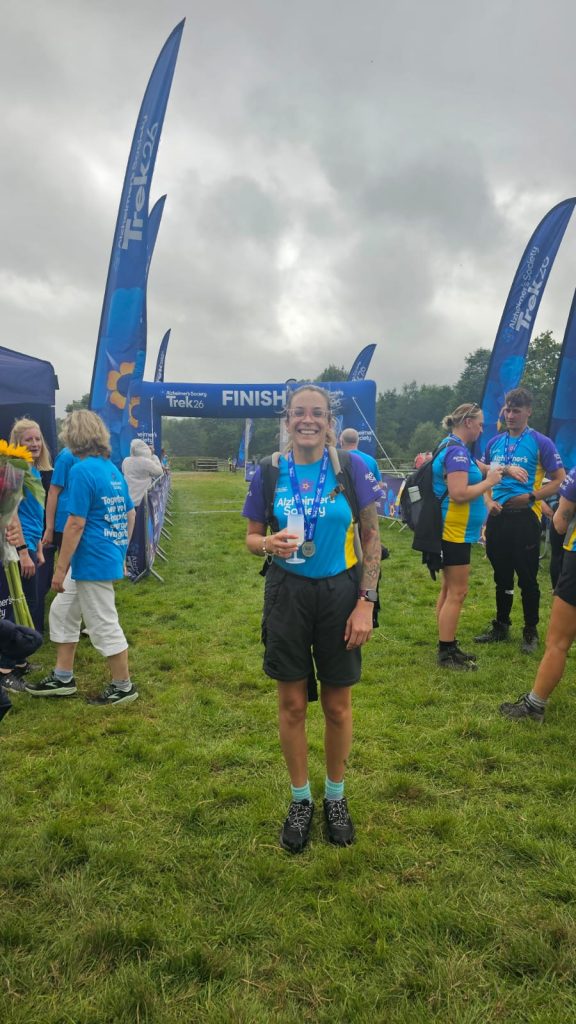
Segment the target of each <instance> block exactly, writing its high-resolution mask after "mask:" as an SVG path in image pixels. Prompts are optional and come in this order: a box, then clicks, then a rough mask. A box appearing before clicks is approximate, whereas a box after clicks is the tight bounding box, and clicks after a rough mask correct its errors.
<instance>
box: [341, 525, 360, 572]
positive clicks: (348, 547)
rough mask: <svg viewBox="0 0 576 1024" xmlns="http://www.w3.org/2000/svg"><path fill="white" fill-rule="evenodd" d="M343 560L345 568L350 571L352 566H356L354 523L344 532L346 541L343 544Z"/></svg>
mask: <svg viewBox="0 0 576 1024" xmlns="http://www.w3.org/2000/svg"><path fill="white" fill-rule="evenodd" d="M344 560H345V562H346V568H347V569H351V568H352V566H353V565H356V562H357V561H358V559H357V558H356V551H355V550H354V523H350V526H349V527H348V529H347V530H346V541H345V544H344Z"/></svg>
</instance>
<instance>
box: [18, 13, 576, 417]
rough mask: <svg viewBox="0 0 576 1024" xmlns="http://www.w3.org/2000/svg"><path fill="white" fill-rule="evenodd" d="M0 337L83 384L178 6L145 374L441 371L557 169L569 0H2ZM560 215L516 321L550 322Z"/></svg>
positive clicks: (567, 284)
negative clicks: (139, 120) (361, 365)
mask: <svg viewBox="0 0 576 1024" xmlns="http://www.w3.org/2000/svg"><path fill="white" fill-rule="evenodd" d="M0 12H1V14H2V19H1V22H2V31H1V34H0V95H1V96H2V101H1V106H0V119H1V124H0V131H1V140H2V141H1V152H2V156H1V159H0V176H1V177H0V182H1V196H2V200H1V204H0V226H1V238H2V251H1V256H0V316H1V324H2V332H1V336H0V343H1V344H3V345H6V346H8V347H11V348H15V349H17V350H19V351H22V352H26V353H28V354H30V355H37V356H39V357H41V358H45V359H49V360H50V361H51V362H52V363H53V365H54V367H55V370H56V372H57V374H58V376H59V379H60V386H61V391H60V395H59V400H58V411H59V412H61V411H62V410H63V406H64V404H65V403H66V402H69V401H71V400H72V399H73V398H78V397H80V396H81V395H82V394H83V393H84V392H86V391H88V390H89V387H90V380H91V374H92V365H93V361H94V352H95V345H96V337H97V331H98V324H99V319H100V312H101V305H102V297H103V290H104V284H105V280H106V274H107V270H108V261H109V257H110V247H111V243H112V236H113V231H114V226H115V223H116V216H117V212H118V203H119V200H120V191H121V187H122V181H123V176H124V171H125V167H126V161H127V157H128V152H129V148H130V143H131V139H132V132H133V129H134V125H135V121H136V116H137V113H138V109H139V106H140V102H141V99H142V96H143V93H144V89H145V87H146V83H147V81H148V77H149V74H150V72H151V70H152V67H153V64H154V61H155V59H156V57H157V55H158V53H159V51H160V49H161V47H162V45H163V43H164V41H165V39H166V38H167V36H168V35H169V33H170V31H171V30H172V29H173V28H174V26H175V25H176V24H177V22H178V21H179V20H180V19H181V18H182V17H184V16H185V17H186V26H185V29H184V35H183V38H182V44H181V47H180V55H179V58H178V63H177V65H176V72H175V76H174V81H173V86H172V93H171V97H170V101H169V105H168V110H167V114H166V118H165V122H164V129H163V134H162V141H161V144H160V150H159V156H158V160H157V164H156V171H155V175H154V182H153V187H152V202H153V201H154V200H155V199H156V198H157V197H158V196H159V195H161V194H162V193H164V192H167V194H168V199H167V203H166V208H165V211H164V217H163V222H162V226H161V228H160V234H159V237H158V241H157V244H156V249H155V253H154V258H153V262H152V269H151V272H150V279H149V286H148V362H147V369H146V378H147V379H151V378H152V375H153V372H154V365H155V361H156V354H157V351H158V345H159V343H160V340H161V337H162V335H163V334H164V331H165V330H166V329H167V328H168V327H171V328H172V338H171V341H170V347H169V350H168V357H167V362H166V380H170V381H189V382H205V381H207V382H220V381H222V382H226V381H229V382H242V381H247V382H252V381H254V382H260V381H261V382H277V381H281V380H285V379H286V378H287V377H304V376H307V375H313V374H314V373H316V372H319V371H321V370H322V369H323V368H324V367H325V366H326V365H328V364H329V363H336V364H337V365H344V366H345V367H346V368H348V367H349V366H350V364H351V362H352V360H353V358H354V357H355V356H356V354H357V353H358V351H359V350H360V349H361V348H362V347H363V346H364V345H365V344H368V343H369V342H376V344H377V349H376V353H375V355H374V358H373V361H372V364H371V368H370V374H369V375H370V376H371V377H373V378H374V379H375V380H376V382H377V385H378V389H379V390H381V391H382V390H384V389H386V388H388V387H394V386H399V385H401V384H402V383H404V382H407V381H410V380H412V379H416V380H417V381H418V382H419V383H424V382H429V383H453V382H454V381H455V380H456V379H457V377H458V375H459V373H460V372H461V370H462V368H463V365H464V358H465V356H466V355H467V354H468V353H469V352H471V351H473V350H474V349H475V348H478V347H479V346H485V347H491V346H492V342H493V340H494V335H495V332H496V329H497V326H498V322H499V319H500V315H501V312H502V308H503V305H504V302H505V299H506V296H507V293H508V289H509V287H510V284H511V281H512V276H513V274H514V271H515V269H516V265H517V263H518V261H519V259H520V256H521V254H522V252H523V249H524V247H525V245H526V242H527V241H528V238H529V236H530V234H531V233H532V231H533V229H534V227H535V226H536V224H537V222H538V221H539V220H540V219H541V217H542V216H543V215H544V214H545V213H546V211H547V210H548V209H549V208H550V207H551V206H553V205H554V204H555V203H557V202H559V201H560V200H562V199H565V198H567V197H568V196H571V195H573V194H574V193H575V192H576V141H575V125H576V117H575V105H576V60H575V59H574V38H575V37H576V4H574V3H573V2H572V0H548V2H547V4H546V5H542V4H541V3H540V2H535V0H522V2H520V0H508V2H507V0H483V2H482V3H481V4H478V3H476V2H474V3H472V2H470V0H434V2H429V0H412V2H410V0H354V3H352V2H351V0H347V2H345V0H305V2H304V0H292V2H291V3H289V4H288V3H286V2H285V0H196V2H191V0H188V2H185V0H182V2H180V3H176V2H174V0H163V2H162V3H157V2H154V3H152V2H151V0H141V2H136V0H122V2H118V0H92V2H90V3H89V2H88V0H49V2H48V0H44V2H43V0H36V2H31V0H17V2H11V0H1V2H0ZM575 257H576V224H572V223H571V224H570V226H569V228H568V231H567V233H566V236H565V239H564V243H563V245H562V247H561V249H560V252H559V254H558V257H557V260H556V264H555V267H554V270H553V272H552V275H551V278H550V282H549V284H548V288H547V292H546V294H545V297H544V299H543V301H542V305H541V307H540V313H539V316H538V320H537V322H536V333H538V332H539V331H541V330H545V329H548V328H551V329H552V330H553V331H554V334H555V336H556V338H557V340H561V339H562V334H563V331H564V327H565V322H566V318H567V315H568V309H569V306H570V302H571V298H572V292H573V289H574V286H575V285H576V259H575Z"/></svg>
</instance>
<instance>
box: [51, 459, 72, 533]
mask: <svg viewBox="0 0 576 1024" xmlns="http://www.w3.org/2000/svg"><path fill="white" fill-rule="evenodd" d="M77 462H78V459H77V457H76V455H73V454H72V452H71V451H70V449H69V448H63V449H62V451H61V452H60V454H59V455H58V458H57V459H56V462H55V463H54V472H53V473H52V479H51V481H50V483H52V484H54V486H55V487H61V488H62V490H61V491H60V494H59V495H58V504H57V505H56V515H55V517H54V529H55V530H56V532H57V533H63V531H64V527H65V526H66V520H67V519H68V501H69V498H70V492H69V490H68V477H69V476H70V470H71V469H72V466H75V465H76V463H77Z"/></svg>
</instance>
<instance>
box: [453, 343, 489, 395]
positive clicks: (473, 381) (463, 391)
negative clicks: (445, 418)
mask: <svg viewBox="0 0 576 1024" xmlns="http://www.w3.org/2000/svg"><path fill="white" fill-rule="evenodd" d="M490 354H491V353H490V349H489V348H477V349H475V351H474V352H470V353H469V355H467V356H466V358H465V360H464V369H463V370H462V373H461V374H460V376H459V378H458V381H457V383H456V384H455V386H454V407H456V406H458V405H461V404H462V403H463V402H478V403H479V402H480V399H481V398H482V393H483V391H484V383H485V380H486V373H487V372H488V363H489V362H490Z"/></svg>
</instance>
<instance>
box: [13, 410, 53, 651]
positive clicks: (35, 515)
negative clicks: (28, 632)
mask: <svg viewBox="0 0 576 1024" xmlns="http://www.w3.org/2000/svg"><path fill="white" fill-rule="evenodd" d="M10 444H22V445H24V447H25V448H27V449H28V451H29V452H30V454H31V456H32V458H33V460H34V462H33V465H32V467H31V470H30V475H29V476H27V477H26V480H25V483H24V494H23V498H22V501H21V502H20V505H19V506H18V514H17V519H18V522H19V523H20V526H21V527H22V534H23V540H22V543H21V544H19V545H18V546H17V551H18V558H19V561H20V573H21V576H22V588H23V590H24V595H25V597H26V601H27V602H28V607H29V609H30V614H31V616H32V619H33V622H34V627H35V628H36V629H37V630H39V632H40V633H42V632H43V629H44V596H43V595H42V596H41V595H40V591H39V588H38V575H37V568H38V566H40V565H43V564H44V554H43V552H42V534H43V532H44V505H45V503H46V494H45V491H44V487H43V485H42V477H41V475H40V472H41V470H47V469H52V460H51V458H50V452H49V450H48V447H47V445H46V442H45V440H44V437H43V436H42V431H41V429H40V427H39V425H38V423H36V422H35V420H29V419H26V418H23V419H19V420H16V421H15V423H14V426H13V427H12V432H11V434H10Z"/></svg>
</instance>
